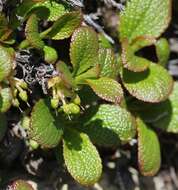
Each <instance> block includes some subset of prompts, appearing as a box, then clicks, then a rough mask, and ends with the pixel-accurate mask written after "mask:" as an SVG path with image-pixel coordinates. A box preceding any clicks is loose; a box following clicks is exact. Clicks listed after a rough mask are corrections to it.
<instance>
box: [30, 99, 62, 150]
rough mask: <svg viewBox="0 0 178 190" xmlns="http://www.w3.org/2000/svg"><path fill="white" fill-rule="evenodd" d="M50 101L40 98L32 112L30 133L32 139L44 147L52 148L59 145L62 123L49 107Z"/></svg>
mask: <svg viewBox="0 0 178 190" xmlns="http://www.w3.org/2000/svg"><path fill="white" fill-rule="evenodd" d="M49 105H50V104H49V103H48V102H47V101H45V100H42V99H41V100H39V101H38V102H37V103H36V104H35V106H34V108H33V111H32V114H31V126H30V129H29V135H30V137H31V139H32V140H34V141H36V142H38V144H40V145H41V146H43V147H47V148H52V147H55V146H57V145H58V143H59V141H60V139H61V136H62V128H61V127H60V126H59V125H62V124H61V122H60V121H59V119H58V118H56V117H55V116H54V114H53V113H52V111H51V110H50V108H49Z"/></svg>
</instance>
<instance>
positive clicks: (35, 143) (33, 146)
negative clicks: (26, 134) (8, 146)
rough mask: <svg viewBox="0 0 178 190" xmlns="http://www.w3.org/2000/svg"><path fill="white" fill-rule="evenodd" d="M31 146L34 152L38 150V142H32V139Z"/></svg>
mask: <svg viewBox="0 0 178 190" xmlns="http://www.w3.org/2000/svg"><path fill="white" fill-rule="evenodd" d="M29 145H30V147H31V148H32V150H36V149H37V148H38V147H39V144H38V143H37V142H36V141H34V140H32V139H30V141H29Z"/></svg>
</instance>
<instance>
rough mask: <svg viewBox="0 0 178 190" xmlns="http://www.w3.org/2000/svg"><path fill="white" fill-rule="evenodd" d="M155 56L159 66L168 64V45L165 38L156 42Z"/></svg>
mask: <svg viewBox="0 0 178 190" xmlns="http://www.w3.org/2000/svg"><path fill="white" fill-rule="evenodd" d="M156 54H157V57H158V61H159V64H160V65H162V66H163V67H165V66H166V64H167V63H168V60H169V55H170V47H169V43H168V41H167V40H166V39H165V38H161V39H159V40H158V41H157V43H156Z"/></svg>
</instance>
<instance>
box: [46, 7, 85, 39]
mask: <svg viewBox="0 0 178 190" xmlns="http://www.w3.org/2000/svg"><path fill="white" fill-rule="evenodd" d="M81 22H82V13H81V12H80V11H74V12H69V13H66V14H64V15H62V16H61V17H60V18H59V19H58V20H57V21H56V22H55V23H54V24H53V26H52V27H51V31H50V32H49V33H48V35H47V36H48V37H49V38H52V39H53V40H63V39H65V38H69V37H70V36H71V35H72V33H73V32H74V30H75V29H76V28H78V27H79V26H80V24H81Z"/></svg>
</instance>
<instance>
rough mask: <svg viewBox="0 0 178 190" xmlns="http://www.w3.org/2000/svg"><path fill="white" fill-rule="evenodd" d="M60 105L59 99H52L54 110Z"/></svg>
mask: <svg viewBox="0 0 178 190" xmlns="http://www.w3.org/2000/svg"><path fill="white" fill-rule="evenodd" d="M58 105H59V99H57V98H53V99H51V106H52V108H54V109H57V108H58Z"/></svg>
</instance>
